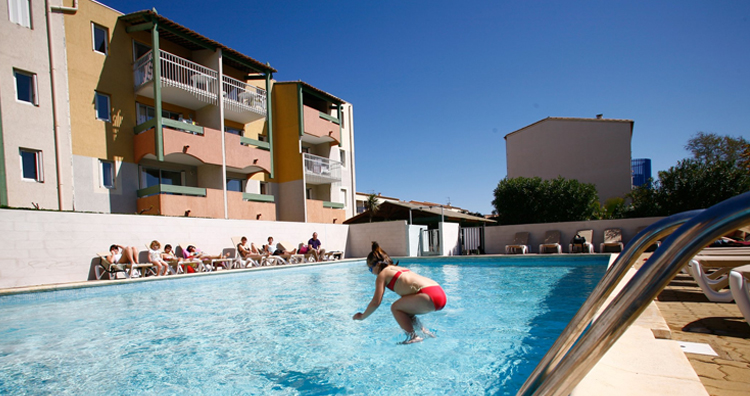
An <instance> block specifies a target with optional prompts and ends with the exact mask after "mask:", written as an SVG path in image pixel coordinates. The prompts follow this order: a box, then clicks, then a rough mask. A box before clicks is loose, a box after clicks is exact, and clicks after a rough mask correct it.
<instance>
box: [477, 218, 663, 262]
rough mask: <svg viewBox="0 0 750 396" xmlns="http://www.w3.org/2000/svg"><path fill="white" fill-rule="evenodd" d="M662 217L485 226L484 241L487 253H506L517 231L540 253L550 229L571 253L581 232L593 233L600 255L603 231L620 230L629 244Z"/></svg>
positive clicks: (624, 240) (595, 246)
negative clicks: (644, 227)
mask: <svg viewBox="0 0 750 396" xmlns="http://www.w3.org/2000/svg"><path fill="white" fill-rule="evenodd" d="M661 219H663V217H644V218H638V219H622V220H592V221H572V222H566V223H543V224H519V225H509V226H495V227H486V229H485V235H484V240H485V243H486V244H487V246H486V248H485V253H487V254H499V253H505V245H509V244H511V243H512V242H513V237H514V236H515V234H516V232H524V231H526V232H529V245H531V251H532V252H535V253H536V252H537V251H538V250H539V244H540V243H542V240H543V239H544V233H545V232H546V231H551V230H559V231H560V242H561V245H562V248H563V252H568V244H569V243H570V240H571V239H573V236H575V233H576V231H578V230H589V229H591V230H594V241H593V244H594V250H596V251H597V252H599V244H600V243H602V242H603V239H604V230H606V229H608V228H619V229H621V230H622V239H623V244H627V243H628V242H629V241H630V240H631V239H632V238H633V237H635V235H636V234H637V233H638V232H637V230H638V228H639V227H642V226H649V225H651V224H653V223H655V222H657V221H659V220H661Z"/></svg>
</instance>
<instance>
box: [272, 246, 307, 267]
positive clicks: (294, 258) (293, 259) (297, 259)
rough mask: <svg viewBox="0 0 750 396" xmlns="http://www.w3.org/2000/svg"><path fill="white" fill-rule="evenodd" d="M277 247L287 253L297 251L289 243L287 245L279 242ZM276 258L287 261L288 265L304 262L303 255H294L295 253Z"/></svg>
mask: <svg viewBox="0 0 750 396" xmlns="http://www.w3.org/2000/svg"><path fill="white" fill-rule="evenodd" d="M278 245H279V247H280V248H281V249H284V250H286V251H287V252H292V251H294V252H296V251H297V249H295V248H294V247H293V246H294V245H292V244H291V243H289V242H287V241H283V242H279V244H278ZM276 257H281V258H283V259H285V261H288V264H299V263H304V262H305V255H304V254H296V253H294V254H291V253H287V254H285V255H281V256H276Z"/></svg>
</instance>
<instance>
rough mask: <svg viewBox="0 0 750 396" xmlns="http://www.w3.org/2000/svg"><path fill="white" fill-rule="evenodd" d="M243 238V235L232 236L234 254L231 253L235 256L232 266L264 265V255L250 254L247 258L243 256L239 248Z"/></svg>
mask: <svg viewBox="0 0 750 396" xmlns="http://www.w3.org/2000/svg"><path fill="white" fill-rule="evenodd" d="M241 239H242V237H232V246H234V254H232V255H231V256H232V257H233V258H234V261H233V265H232V266H233V267H234V268H247V267H248V266H250V267H260V266H261V265H263V263H264V262H265V261H266V258H265V257H264V256H263V255H260V254H249V255H248V256H247V257H246V258H244V259H243V258H242V255H240V252H239V249H237V246H238V245H239V244H240V240H241ZM266 265H267V264H266Z"/></svg>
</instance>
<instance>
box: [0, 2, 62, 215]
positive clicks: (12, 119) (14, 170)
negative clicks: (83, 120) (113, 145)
mask: <svg viewBox="0 0 750 396" xmlns="http://www.w3.org/2000/svg"><path fill="white" fill-rule="evenodd" d="M60 4H61V0H50V1H49V2H47V3H45V2H43V1H30V0H7V1H3V2H0V36H1V37H2V39H0V205H5V206H12V207H23V208H38V209H55V210H60V209H63V210H70V209H72V208H73V203H72V202H73V201H72V200H73V185H72V173H71V169H70V162H71V157H70V152H71V151H70V124H69V123H68V121H67V120H68V107H67V85H68V83H67V72H66V64H65V47H64V41H63V38H64V25H63V14H62V12H63V11H64V8H62V7H60ZM47 6H49V10H47V9H45V7H47ZM48 11H49V12H48Z"/></svg>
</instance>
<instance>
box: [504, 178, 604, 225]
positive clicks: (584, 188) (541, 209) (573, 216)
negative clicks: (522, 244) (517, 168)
mask: <svg viewBox="0 0 750 396" xmlns="http://www.w3.org/2000/svg"><path fill="white" fill-rule="evenodd" d="M494 197H495V199H494V200H493V201H492V206H494V208H495V211H496V213H497V217H496V220H497V221H498V223H500V224H506V225H508V224H531V223H549V222H562V221H580V220H589V219H591V218H592V217H594V214H595V213H596V211H597V207H598V204H599V203H598V200H599V198H598V196H597V193H596V187H594V185H593V184H587V183H581V182H579V181H578V180H572V179H571V180H568V179H564V178H562V177H558V178H557V179H554V180H542V179H541V178H539V177H534V178H527V177H516V178H512V179H508V178H505V179H503V180H501V181H500V182H499V183H498V185H497V188H495V192H494Z"/></svg>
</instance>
